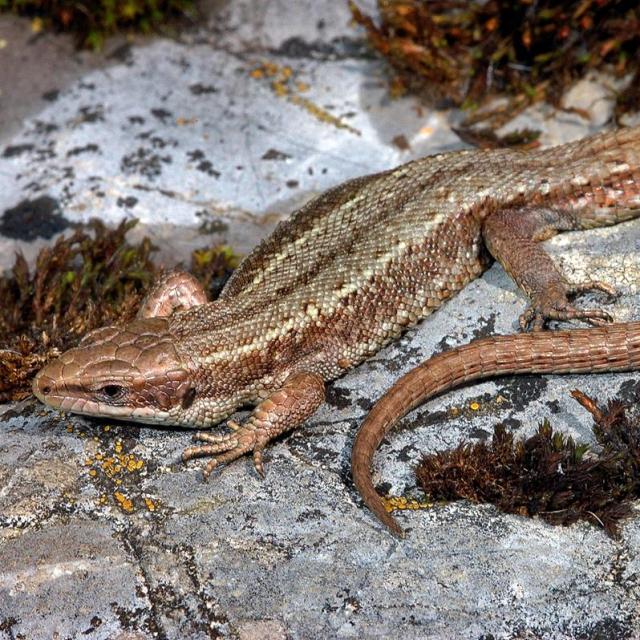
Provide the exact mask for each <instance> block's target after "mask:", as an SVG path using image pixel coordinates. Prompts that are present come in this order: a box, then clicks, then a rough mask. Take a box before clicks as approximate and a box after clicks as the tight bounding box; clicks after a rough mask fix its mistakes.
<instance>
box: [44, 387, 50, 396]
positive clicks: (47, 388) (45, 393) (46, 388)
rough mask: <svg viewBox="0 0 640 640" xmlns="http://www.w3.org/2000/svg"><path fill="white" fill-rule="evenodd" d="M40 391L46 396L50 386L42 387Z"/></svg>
mask: <svg viewBox="0 0 640 640" xmlns="http://www.w3.org/2000/svg"><path fill="white" fill-rule="evenodd" d="M42 393H43V394H44V395H45V396H48V395H49V394H50V393H51V387H42Z"/></svg>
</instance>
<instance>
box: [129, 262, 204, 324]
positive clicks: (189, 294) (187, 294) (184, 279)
mask: <svg viewBox="0 0 640 640" xmlns="http://www.w3.org/2000/svg"><path fill="white" fill-rule="evenodd" d="M206 302H207V294H206V292H205V290H204V288H203V287H202V285H201V284H200V282H198V280H196V278H195V277H194V276H192V275H191V274H190V273H187V272H186V271H169V272H167V273H165V274H163V275H162V276H161V277H160V279H159V280H158V281H157V282H156V284H155V285H153V288H152V289H151V291H150V292H149V293H148V294H147V297H146V298H145V299H144V300H143V302H142V304H141V305H140V309H138V318H157V317H159V316H170V315H171V314H172V313H173V312H174V311H178V310H180V311H186V310H187V309H191V308H192V307H196V306H198V305H201V304H205V303H206Z"/></svg>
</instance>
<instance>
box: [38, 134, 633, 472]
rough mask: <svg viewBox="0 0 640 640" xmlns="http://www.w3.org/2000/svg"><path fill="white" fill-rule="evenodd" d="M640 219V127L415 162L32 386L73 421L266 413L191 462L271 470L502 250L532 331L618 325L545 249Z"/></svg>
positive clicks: (363, 183) (315, 214) (190, 282)
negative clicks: (373, 362)
mask: <svg viewBox="0 0 640 640" xmlns="http://www.w3.org/2000/svg"><path fill="white" fill-rule="evenodd" d="M638 215H640V127H635V128H629V129H622V130H619V131H615V132H610V133H606V134H601V135H598V136H594V137H592V138H587V139H584V140H581V141H578V142H574V143H570V144H567V145H563V146H559V147H554V148H551V149H546V150H537V151H531V152H518V151H512V150H493V151H478V150H472V151H461V152H457V153H450V154H443V155H436V156H431V157H427V158H423V159H421V160H416V161H414V162H410V163H408V164H405V165H403V166H401V167H398V168H397V169H392V170H390V171H385V172H383V173H378V174H375V175H371V176H365V177H362V178H356V179H355V180H351V181H349V182H346V183H344V184H342V185H339V186H337V187H334V188H333V189H330V190H329V191H327V192H326V193H325V194H323V195H321V196H319V197H317V198H315V199H314V200H312V201H311V202H309V203H308V204H307V205H305V206H304V207H302V208H301V209H300V210H298V211H297V212H296V213H294V214H293V215H292V216H291V218H290V219H289V220H287V221H285V222H283V223H282V224H280V225H279V226H278V227H277V229H276V230H275V231H274V233H273V234H272V235H271V236H270V237H269V238H267V239H266V240H265V241H263V242H262V243H261V244H260V245H259V246H258V247H257V248H256V249H255V250H254V251H253V252H252V253H251V254H250V255H249V256H248V257H247V258H246V259H245V260H244V261H243V262H242V264H241V265H240V267H239V268H238V269H237V271H236V272H235V273H234V275H233V276H232V278H231V279H230V280H229V282H228V284H227V286H226V287H225V289H224V290H223V292H222V294H221V296H220V298H219V299H218V300H216V301H214V302H206V296H205V295H204V292H203V291H202V290H201V288H200V287H199V285H198V284H197V283H196V282H195V280H194V279H193V278H192V277H191V276H188V275H187V274H175V273H174V274H169V275H168V276H166V277H165V278H164V279H163V280H161V281H160V282H159V283H158V284H157V285H156V287H155V289H154V290H153V291H152V293H151V294H150V295H149V297H148V299H147V300H146V301H145V303H144V304H143V306H142V308H141V310H140V314H139V319H137V320H136V321H135V322H133V323H131V324H129V325H127V326H125V327H123V328H114V327H107V328H105V329H101V330H98V331H97V332H94V333H92V334H89V335H88V336H86V337H85V338H84V339H83V341H82V342H81V344H80V345H79V346H78V348H76V349H71V350H70V351H68V352H66V353H65V354H63V355H62V356H61V357H60V358H59V359H58V360H56V361H54V362H51V363H50V364H48V365H47V366H46V367H45V368H44V369H43V370H42V371H41V372H40V373H39V374H38V375H37V377H36V379H35V380H34V384H33V389H34V393H35V394H36V396H37V397H38V398H39V399H40V400H42V401H43V402H45V403H47V404H49V405H51V406H53V407H58V408H61V409H64V410H67V411H73V412H77V413H84V414H88V415H93V416H108V417H112V418H120V419H128V420H135V421H139V422H147V423H153V424H166V425H169V424H172V425H173V424H175V425H184V426H190V427H195V428H204V427H210V426H212V425H214V424H216V423H218V422H219V421H221V420H223V419H224V418H226V417H228V416H229V415H231V414H232V413H233V412H234V411H235V410H236V409H237V408H238V407H239V406H241V405H243V404H246V403H252V404H257V406H256V408H255V410H254V412H253V414H252V415H251V417H250V418H249V419H248V420H247V422H245V424H243V425H238V424H236V423H234V422H229V426H230V427H231V428H232V430H233V432H232V433H230V434H229V435H225V436H212V435H209V434H203V433H198V434H196V438H197V439H199V440H202V441H204V442H205V443H206V444H204V445H201V446H197V447H192V448H190V449H188V450H187V451H186V452H185V454H184V456H183V457H184V459H185V460H188V459H190V458H194V457H198V456H213V459H212V460H211V461H210V462H209V464H208V466H207V469H206V473H207V474H208V473H210V472H211V471H212V470H213V468H215V467H216V465H218V464H220V463H227V462H230V461H231V460H234V459H235V458H237V457H239V456H241V455H243V454H245V453H248V452H253V455H254V461H255V464H256V467H257V469H258V470H259V471H260V472H262V451H263V449H264V447H265V445H266V444H267V443H268V442H269V441H270V440H272V439H273V438H274V437H276V436H277V435H279V434H280V433H283V432H285V431H288V430H291V429H293V428H295V427H297V426H298V425H299V424H301V423H302V422H304V421H305V420H306V419H307V418H308V417H309V416H310V415H311V414H312V413H313V412H314V411H315V410H316V409H317V407H318V406H319V405H320V404H321V403H322V401H323V398H324V383H325V382H326V381H327V380H331V379H333V378H336V377H338V376H340V375H342V374H343V373H344V372H345V371H347V370H348V369H350V368H352V367H354V366H356V365H358V364H359V363H360V362H362V361H363V360H365V359H366V358H368V357H369V356H371V355H372V354H374V353H375V352H376V351H378V350H379V349H380V348H382V347H383V346H384V345H386V344H387V343H388V342H389V341H390V340H392V339H394V338H396V337H397V336H399V335H400V334H401V333H402V332H403V331H405V330H406V329H407V328H408V327H411V326H413V325H414V324H416V323H417V322H418V321H419V320H420V319H422V318H424V317H425V316H427V315H429V314H430V313H431V312H433V311H434V310H435V309H437V308H438V307H439V306H440V305H441V304H442V303H443V302H444V301H445V300H447V299H448V298H449V297H451V296H452V295H454V294H455V293H456V292H457V291H459V290H460V289H461V288H462V287H464V286H465V285H466V284H467V283H468V282H469V281H470V280H472V279H474V278H476V277H478V276H479V275H480V274H481V273H482V272H483V270H484V269H485V268H486V267H487V265H488V264H489V262H490V258H491V256H493V257H494V258H496V259H497V260H499V261H500V262H501V264H502V265H503V266H504V267H505V269H507V271H508V272H509V273H510V274H511V275H512V276H513V278H514V279H515V280H516V282H517V283H518V284H519V285H520V286H521V287H522V288H523V290H524V291H525V292H526V293H527V295H529V297H530V298H531V300H532V306H531V309H530V310H529V311H528V312H527V313H525V314H523V316H522V317H521V325H522V326H523V328H526V327H532V328H533V329H534V330H539V329H542V328H543V326H544V324H545V322H546V320H548V319H557V320H574V319H578V320H586V321H587V322H590V323H592V324H595V325H600V324H604V323H606V322H607V321H609V320H610V317H609V315H608V314H607V313H605V312H604V311H601V310H597V309H595V310H581V309H578V308H576V307H574V306H572V304H571V303H570V301H569V300H570V298H571V297H572V296H573V295H576V294H578V293H582V292H584V291H586V290H589V289H599V290H604V291H606V292H609V293H611V292H612V291H613V289H612V288H611V287H610V286H609V285H606V284H604V283H588V284H570V283H569V282H568V281H567V280H566V279H565V278H564V277H563V275H562V274H561V273H560V272H559V271H558V270H557V268H556V267H555V265H554V264H553V262H552V261H551V259H550V258H549V256H548V255H547V254H546V253H545V252H544V251H543V249H542V248H541V247H540V245H539V244H538V241H539V240H543V239H546V238H548V237H550V236H552V235H554V234H555V233H557V232H559V231H564V230H570V229H581V228H590V227H597V226H602V225H609V224H615V223H617V222H620V221H622V220H627V219H630V218H633V217H637V216H638ZM594 335H595V334H594ZM598 335H600V334H598ZM487 373H490V371H488V370H487Z"/></svg>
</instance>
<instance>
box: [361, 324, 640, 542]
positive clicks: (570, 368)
mask: <svg viewBox="0 0 640 640" xmlns="http://www.w3.org/2000/svg"><path fill="white" fill-rule="evenodd" d="M639 368H640V322H631V323H627V324H617V325H616V324H614V325H608V326H604V327H596V328H591V329H575V330H573V331H556V332H537V333H523V334H516V335H509V336H493V337H488V338H482V339H480V340H475V341H474V342H471V343H469V344H467V345H464V346H462V347H459V348H457V349H452V350H451V351H446V352H444V353H441V354H439V355H437V356H434V357H433V358H430V359H429V360H427V361H426V362H424V363H423V364H421V365H419V366H418V367H416V368H415V369H413V370H412V371H410V372H409V373H407V374H406V375H405V376H403V377H402V378H400V380H398V382H396V384H395V385H394V386H393V387H392V388H391V389H390V390H389V391H388V392H387V393H386V394H385V395H384V396H383V397H382V398H381V399H380V400H379V401H378V402H377V403H376V405H375V406H374V407H373V409H372V410H371V412H370V413H369V415H368V416H367V418H366V419H365V421H364V423H363V424H362V427H361V428H360V431H359V432H358V434H357V436H356V438H355V442H354V445H353V451H352V454H351V465H352V474H353V481H354V483H355V485H356V487H357V489H358V491H359V492H360V495H361V496H362V499H363V500H364V503H365V504H366V505H367V507H369V509H370V510H371V511H372V512H373V513H374V514H375V515H376V516H377V517H378V519H379V520H380V521H381V522H383V524H385V525H386V526H387V527H388V528H389V529H390V530H391V532H392V533H393V534H394V535H396V536H398V537H401V538H402V537H404V531H403V530H402V529H401V527H400V526H399V525H398V523H397V522H396V521H395V519H394V518H393V517H392V516H391V514H389V513H388V512H387V510H386V508H385V505H384V502H383V501H382V499H381V498H380V496H379V495H378V493H377V492H376V490H375V487H374V485H373V480H372V477H371V464H372V461H373V456H374V454H375V452H376V449H377V448H378V446H379V444H380V442H381V441H382V439H383V438H384V437H385V435H386V434H387V433H388V431H389V430H390V429H391V428H392V427H393V426H394V425H395V424H396V422H397V421H398V420H399V419H400V418H401V417H402V416H404V415H405V414H406V413H407V412H408V411H410V410H411V409H412V408H414V407H416V406H417V405H419V404H421V403H422V402H424V401H425V400H427V399H428V398H430V397H432V396H434V395H436V394H438V393H443V392H445V391H448V390H450V389H453V388H454V387H457V386H459V385H461V384H463V383H465V382H470V381H472V380H480V379H485V378H490V377H494V376H499V375H505V374H514V373H516V374H517V373H591V372H610V371H629V370H633V369H639Z"/></svg>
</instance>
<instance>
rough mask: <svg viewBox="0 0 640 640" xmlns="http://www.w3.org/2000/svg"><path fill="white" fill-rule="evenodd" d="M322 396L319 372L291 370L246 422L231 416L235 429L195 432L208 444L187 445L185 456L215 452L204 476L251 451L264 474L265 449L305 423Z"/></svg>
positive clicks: (200, 456)
mask: <svg viewBox="0 0 640 640" xmlns="http://www.w3.org/2000/svg"><path fill="white" fill-rule="evenodd" d="M323 400H324V381H323V379H322V378H321V377H320V376H319V375H317V374H315V373H309V372H306V371H302V372H299V373H295V374H292V375H291V376H289V377H288V378H287V379H286V381H285V383H284V384H283V386H282V387H281V388H280V389H278V390H277V391H275V392H274V393H272V394H271V395H270V396H269V397H268V398H267V399H266V400H263V401H262V402H261V403H260V404H259V405H258V406H257V407H256V408H255V409H254V410H253V413H252V414H251V416H250V417H249V418H248V419H247V421H246V422H245V423H244V424H242V425H240V424H238V423H237V422H234V421H233V420H229V421H228V422H227V425H228V426H229V428H230V429H232V430H233V433H229V434H227V435H224V436H218V435H213V434H211V433H204V432H202V431H199V432H198V433H196V434H195V435H194V439H195V440H199V441H200V442H205V443H207V444H201V445H198V446H196V447H189V448H188V449H185V451H184V452H183V454H182V460H183V461H184V462H186V461H187V460H192V459H193V458H203V457H208V456H212V459H211V460H209V463H208V464H207V466H206V468H205V470H204V477H205V478H208V477H209V476H210V475H211V473H212V471H213V470H214V469H215V468H216V467H218V466H220V465H221V464H227V463H229V462H232V461H233V460H236V459H237V458H239V457H240V456H243V455H244V454H245V453H249V452H252V453H253V464H254V466H255V468H256V471H257V472H258V474H259V475H260V476H261V477H263V478H264V465H263V463H262V452H263V451H264V448H265V447H266V446H267V444H268V443H269V442H270V441H271V440H273V439H274V438H276V437H277V436H279V435H280V434H281V433H284V432H286V431H291V429H295V428H296V427H297V426H298V425H300V424H302V423H303V422H304V421H305V420H306V419H307V418H308V417H309V416H310V415H311V414H312V413H313V412H314V411H315V410H316V409H317V408H318V406H319V405H320V404H321V403H322V401H323Z"/></svg>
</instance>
